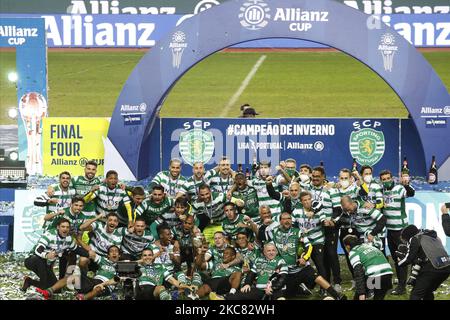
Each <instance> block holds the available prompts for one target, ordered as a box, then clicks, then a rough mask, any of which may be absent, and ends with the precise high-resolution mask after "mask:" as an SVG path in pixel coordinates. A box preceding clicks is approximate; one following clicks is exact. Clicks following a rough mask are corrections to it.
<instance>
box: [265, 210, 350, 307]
mask: <svg viewBox="0 0 450 320" xmlns="http://www.w3.org/2000/svg"><path fill="white" fill-rule="evenodd" d="M266 229H267V227H266V226H262V227H261V228H260V230H259V234H258V237H259V239H260V240H261V241H263V242H264V243H266V242H268V241H273V242H274V244H275V246H276V248H277V250H278V253H279V254H280V256H281V258H283V260H284V261H285V262H286V264H287V267H288V275H287V281H286V285H287V287H286V296H287V297H293V296H295V295H297V293H298V291H299V287H300V284H301V283H304V284H305V285H306V286H307V287H308V288H309V289H312V288H313V287H314V286H315V284H318V285H319V286H320V287H321V288H322V289H324V290H325V291H326V292H327V293H328V294H329V295H330V296H331V297H333V298H334V299H338V300H341V299H346V298H345V296H343V295H341V294H339V293H338V292H336V290H335V289H334V288H333V287H332V286H331V285H330V284H329V283H328V282H327V281H326V280H325V279H324V278H323V277H321V276H320V275H318V274H317V273H316V271H315V270H314V269H313V268H312V267H311V265H310V264H309V261H308V260H309V258H310V257H311V252H312V246H311V245H310V243H309V240H308V238H307V237H305V236H304V235H303V234H302V232H301V231H300V229H298V228H294V227H293V226H292V217H291V214H290V213H288V212H283V213H282V214H281V217H280V224H279V226H277V227H275V228H273V229H270V230H266ZM266 231H267V232H266Z"/></svg>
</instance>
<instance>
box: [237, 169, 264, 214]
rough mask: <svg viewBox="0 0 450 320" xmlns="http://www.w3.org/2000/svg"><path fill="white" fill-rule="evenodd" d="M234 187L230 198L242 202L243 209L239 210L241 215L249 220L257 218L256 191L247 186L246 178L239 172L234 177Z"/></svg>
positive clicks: (257, 203)
mask: <svg viewBox="0 0 450 320" xmlns="http://www.w3.org/2000/svg"><path fill="white" fill-rule="evenodd" d="M234 184H235V185H234V186H233V192H232V196H233V197H234V198H236V199H241V200H242V201H244V204H245V205H244V207H243V208H242V209H241V212H242V213H245V214H246V215H247V216H249V217H250V218H255V217H257V216H258V209H259V202H258V194H257V192H256V189H255V188H253V187H250V186H248V184H247V178H245V175H244V174H243V173H241V172H239V173H237V174H236V176H235V177H234Z"/></svg>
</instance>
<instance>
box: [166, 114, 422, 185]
mask: <svg viewBox="0 0 450 320" xmlns="http://www.w3.org/2000/svg"><path fill="white" fill-rule="evenodd" d="M161 136H162V141H163V143H162V144H161V145H162V167H163V168H166V167H167V165H168V163H169V161H170V159H171V158H180V159H182V160H183V161H184V163H186V164H190V165H192V163H193V162H195V161H203V162H204V163H206V164H207V165H210V166H215V165H217V164H218V163H219V161H220V159H221V157H222V156H227V157H228V158H229V159H230V160H231V163H232V165H233V167H234V168H237V165H238V164H244V165H247V166H250V164H251V163H252V162H253V158H254V157H256V159H257V160H258V161H261V160H269V161H271V162H272V164H274V165H273V166H272V167H273V168H274V167H275V166H276V165H277V164H278V163H279V162H280V161H282V160H285V159H287V158H294V159H296V160H297V163H298V164H301V163H308V164H310V165H311V166H317V165H319V164H320V162H324V166H325V167H326V169H327V172H328V174H329V175H331V176H335V175H337V173H338V172H339V170H340V169H342V168H351V165H352V162H353V158H355V159H356V161H357V162H358V164H359V165H364V164H366V165H371V166H373V167H374V170H375V172H379V171H381V170H383V169H389V170H391V171H392V172H393V173H394V174H398V172H399V163H400V161H399V141H400V140H399V139H400V135H399V120H398V119H243V118H238V119H213V118H211V119H175V118H164V119H162V132H161ZM416 139H418V138H417V137H416ZM244 169H245V166H244ZM182 174H184V175H191V174H192V170H191V167H190V166H189V165H185V166H184V168H183V171H182Z"/></svg>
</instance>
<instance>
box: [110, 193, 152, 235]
mask: <svg viewBox="0 0 450 320" xmlns="http://www.w3.org/2000/svg"><path fill="white" fill-rule="evenodd" d="M127 195H128V197H129V198H130V208H131V216H132V217H133V219H136V217H137V211H136V210H137V208H139V206H140V205H141V203H142V202H143V201H144V200H145V198H146V196H145V190H144V188H143V187H141V186H136V187H134V188H132V189H131V191H129V190H127ZM117 217H118V218H119V227H128V226H129V224H128V210H127V207H126V206H125V203H124V202H123V201H121V202H120V203H119V208H117Z"/></svg>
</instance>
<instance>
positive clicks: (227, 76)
mask: <svg viewBox="0 0 450 320" xmlns="http://www.w3.org/2000/svg"><path fill="white" fill-rule="evenodd" d="M82 2H83V3H84V4H85V8H86V10H87V12H79V13H82V14H83V13H84V14H87V15H92V16H93V17H94V19H93V20H94V21H96V20H97V19H98V21H100V22H105V21H107V22H110V23H113V22H117V21H128V20H130V15H124V14H118V15H115V14H112V13H115V12H114V10H115V8H123V7H139V6H142V7H149V6H148V4H147V3H146V4H145V5H144V4H143V3H144V2H143V1H141V2H140V1H138V0H130V1H120V2H119V1H118V2H117V4H118V5H116V3H114V4H113V3H112V2H111V3H110V6H109V8H108V9H109V11H108V13H109V14H108V15H106V14H101V15H96V12H95V7H91V6H90V4H89V1H73V2H72V3H71V2H70V1H49V0H47V1H45V2H44V3H40V4H39V6H36V2H33V1H20V2H16V1H2V3H1V4H0V6H1V7H0V9H1V10H0V13H1V14H2V16H10V15H14V16H17V15H18V14H19V16H22V15H24V16H32V17H35V16H43V15H44V16H46V17H47V18H46V19H49V21H51V19H54V21H55V22H56V24H57V26H58V30H59V32H60V33H61V32H62V30H63V26H62V24H61V21H65V19H66V18H64V17H66V16H68V15H70V13H71V12H72V11H71V10H74V7H75V8H83V5H81V3H82ZM214 2H217V1H152V4H153V3H154V7H153V9H152V11H151V12H152V14H155V13H159V14H158V15H155V16H154V19H155V31H154V33H153V35H154V39H155V40H157V39H158V37H160V36H161V35H162V34H163V32H162V30H165V29H168V30H170V28H169V26H174V23H175V22H176V21H178V20H179V19H180V18H182V17H183V16H185V15H189V14H192V13H195V11H196V10H197V11H199V10H201V6H204V7H205V8H206V7H207V6H208V5H213V4H214ZM219 2H220V1H219ZM94 3H97V4H98V5H99V6H101V4H100V2H99V1H96V2H95V1H94ZM367 3H370V4H372V5H374V7H369V6H368V5H367ZM199 4H201V6H198V5H199ZM346 4H348V5H353V6H355V5H357V6H358V9H359V10H363V11H365V12H366V13H370V14H383V21H384V20H385V19H386V20H390V21H391V22H394V24H399V25H400V24H401V23H405V22H406V24H408V25H409V26H410V27H411V33H410V35H409V39H410V40H411V41H412V42H413V43H414V44H415V45H416V46H417V47H423V49H420V50H421V51H422V53H423V54H424V56H425V58H426V59H427V60H428V61H429V62H430V64H431V65H432V66H433V68H434V69H435V70H436V72H437V73H438V75H439V76H440V77H441V79H442V81H443V82H444V84H445V85H446V86H447V88H448V89H449V88H450V44H449V42H450V39H449V35H448V34H447V36H445V34H444V32H445V31H446V30H448V29H447V27H448V25H450V23H447V24H446V25H445V26H444V27H443V28H441V29H439V28H438V27H437V23H438V21H442V19H444V22H445V21H447V22H449V19H448V17H449V11H448V7H449V6H448V3H446V2H445V1H427V2H426V5H425V4H424V3H423V1H392V4H390V1H366V2H362V1H346ZM71 5H72V7H70V6H71ZM77 5H78V7H77ZM171 6H173V7H174V8H175V7H176V9H175V14H174V17H162V16H163V15H165V14H166V13H169V12H170V11H171V10H173V9H168V8H170V7H171ZM414 6H418V7H421V8H425V9H422V11H425V12H422V13H417V14H404V13H405V11H406V12H407V11H408V10H407V9H405V8H409V10H410V11H411V12H414V10H417V9H414ZM162 7H165V8H166V9H163V8H162ZM100 8H102V9H105V10H106V7H100ZM399 8H400V9H399ZM389 10H393V12H402V14H390V12H389ZM385 13H386V14H385ZM167 16H169V15H167ZM175 16H176V17H175ZM52 17H53V18H52ZM85 17H86V16H83V18H85ZM121 19H122V20H121ZM123 19H126V20H123ZM140 19H142V17H140V15H132V18H131V21H132V22H133V23H134V22H135V23H140V22H141V20H140ZM152 19H153V17H152ZM164 19H168V21H169V20H170V22H166V20H164ZM85 21H86V20H85ZM159 23H160V24H159ZM418 23H422V24H423V26H426V31H424V32H420V29H419V28H418V27H416V25H417V24H418ZM441 23H442V22H441ZM430 25H431V26H432V27H430ZM402 26H403V25H402ZM441 27H442V25H441ZM74 28H76V25H74ZM160 28H161V31H160ZM405 34H407V33H405ZM442 39H444V40H445V41H442ZM71 41H72V43H69V45H59V46H58V45H57V44H56V45H55V43H54V41H49V43H48V45H49V50H48V79H49V80H48V88H49V90H48V103H49V116H50V117H109V116H110V115H111V114H112V110H113V107H114V104H115V101H116V99H117V96H118V94H119V92H120V90H121V88H122V85H123V83H124V82H125V80H126V79H127V77H128V75H129V73H130V72H131V70H132V69H133V67H134V66H135V65H136V63H137V62H138V61H139V59H140V58H141V57H142V56H143V55H144V54H145V52H146V51H147V48H142V46H139V45H135V46H133V45H127V44H130V43H132V41H131V40H129V39H128V42H127V41H124V43H125V45H123V46H121V48H111V47H114V46H98V47H97V48H92V47H95V46H91V48H84V47H87V46H85V45H82V44H81V45H77V44H75V43H74V42H73V41H74V39H72V40H71ZM136 42H139V41H136ZM242 46H243V47H246V46H249V47H252V48H249V49H248V48H230V49H226V50H223V51H221V52H219V53H216V54H214V55H212V56H211V57H209V58H207V59H205V60H204V61H202V62H201V63H199V64H198V65H197V66H195V67H194V68H193V69H192V70H190V71H189V72H188V73H187V74H186V75H185V76H183V77H182V78H181V80H180V81H179V82H178V83H177V84H176V85H175V86H174V88H173V89H172V91H171V92H170V94H169V95H168V98H167V99H166V101H165V102H164V105H163V108H162V111H161V114H160V115H161V117H178V116H180V115H182V116H183V117H192V118H197V117H219V116H220V117H237V116H238V115H239V106H240V105H241V104H243V103H250V104H251V105H252V106H253V107H255V108H256V110H257V112H258V113H260V117H264V118H272V117H273V118H278V117H314V118H319V117H336V118H337V117H360V118H374V117H376V118H383V117H386V118H407V116H408V113H407V110H406V109H405V108H404V106H403V104H402V103H401V101H400V100H399V99H398V97H397V96H396V95H395V94H394V93H393V92H392V90H391V89H390V88H389V86H387V85H386V84H385V83H384V81H383V80H382V79H381V78H379V77H378V76H377V75H375V74H374V73H373V72H371V70H370V69H368V68H367V67H366V66H365V65H363V64H361V63H360V62H358V61H356V60H354V59H353V58H351V57H349V56H347V55H345V54H344V53H341V52H338V51H336V50H333V49H327V48H320V46H318V45H317V44H314V43H306V42H303V41H294V40H291V41H282V40H279V41H277V42H267V43H261V42H258V43H253V44H243V45H241V47H242ZM259 46H263V47H265V48H263V49H261V48H255V47H259ZM274 46H276V47H274ZM125 47H127V48H125ZM280 47H281V48H280ZM286 47H289V49H286ZM261 56H266V59H265V61H264V63H263V64H262V65H261V66H260V67H259V69H258V70H257V72H256V73H255V75H254V77H253V78H252V79H251V81H250V82H249V84H248V86H247V87H246V88H245V90H244V91H243V92H242V94H241V95H240V97H239V99H237V100H236V101H235V102H234V103H233V104H231V105H229V104H230V99H231V98H232V96H233V95H234V94H235V92H236V90H237V89H238V88H239V86H240V85H241V83H242V80H243V79H244V78H245V77H246V75H247V74H248V73H249V71H250V70H251V69H252V67H253V66H254V65H255V63H256V62H257V61H258V59H260V58H261ZM0 66H1V74H2V77H1V80H0V97H1V101H0V110H1V114H0V125H11V124H15V123H16V120H11V119H9V118H8V117H7V113H6V112H5V111H6V110H7V108H8V107H9V106H11V105H15V104H16V101H17V97H16V88H15V86H14V84H12V83H10V82H9V81H8V80H7V78H6V77H5V76H4V75H5V73H6V72H8V71H9V70H14V69H15V52H14V51H13V50H4V49H2V50H1V51H0ZM5 71H6V72H5ZM92 83H95V84H96V85H95V86H93V85H92ZM449 90H450V89H449ZM226 106H229V107H228V108H227V109H226V110H225V111H226V112H224V109H225V107H226ZM3 141H4V140H2V143H3ZM409 160H410V161H414V159H409ZM349 165H350V163H349ZM43 181H48V180H41V181H39V179H38V181H37V182H36V183H37V184H38V187H39V186H41V185H42V184H43V183H44V182H43ZM39 184H41V185H39ZM444 188H445V187H444ZM7 259H13V260H14V259H16V257H12V258H11V257H8V258H7ZM2 265H3V267H2V268H8V266H9V265H8V264H7V263H5V264H2ZM343 269H346V268H345V267H344V268H343ZM0 272H1V271H0ZM3 274H6V272H5V273H3ZM347 276H348V275H347ZM447 284H448V283H447ZM447 293H448V291H447ZM444 297H445V294H444Z"/></svg>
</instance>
